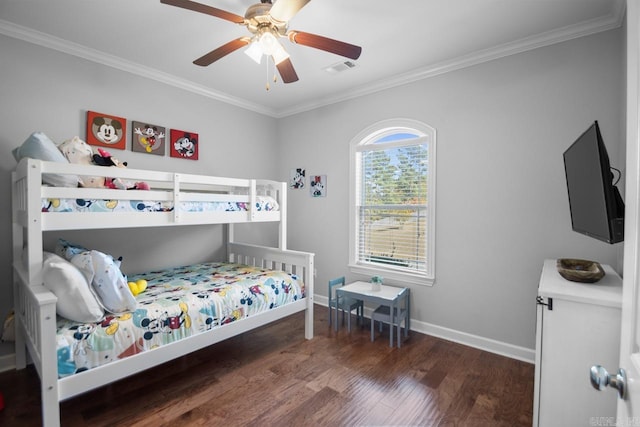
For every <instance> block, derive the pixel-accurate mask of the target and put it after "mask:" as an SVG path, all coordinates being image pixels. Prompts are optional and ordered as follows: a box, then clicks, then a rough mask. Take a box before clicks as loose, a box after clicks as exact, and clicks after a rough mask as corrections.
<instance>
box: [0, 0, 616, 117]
mask: <svg viewBox="0 0 640 427" xmlns="http://www.w3.org/2000/svg"><path fill="white" fill-rule="evenodd" d="M275 1H278V0H275ZM275 1H274V2H275ZM201 2H202V3H205V4H207V5H210V6H214V7H216V8H218V9H223V10H226V11H229V12H232V13H234V14H237V15H244V12H245V10H246V9H247V7H248V6H250V5H251V4H253V3H257V2H259V0H202V1H201ZM623 16H624V0H438V1H436V0H396V1H381V0H348V1H346V0H313V1H311V2H309V3H308V4H307V5H306V6H305V7H304V8H303V9H302V10H300V12H299V13H298V14H297V15H296V16H294V18H293V19H292V20H291V21H290V23H289V28H290V29H293V30H300V31H305V32H310V33H315V34H319V35H322V36H325V37H330V38H333V39H338V40H342V41H345V42H348V43H352V44H356V45H359V46H361V47H362V55H361V56H360V58H359V59H358V60H357V61H354V62H355V63H356V67H354V68H352V69H349V70H347V71H344V72H341V73H335V74H330V73H328V72H326V71H324V68H325V67H327V66H330V65H333V64H336V63H339V62H343V61H345V60H347V58H343V57H340V56H337V55H334V54H331V53H327V52H324V51H320V50H317V49H313V48H310V47H305V46H301V45H295V44H293V43H291V42H289V41H288V40H287V39H281V41H282V44H283V45H284V47H285V49H286V50H287V51H288V52H289V53H290V55H291V61H292V63H293V65H294V67H295V69H296V72H297V74H298V76H299V78H300V80H299V81H297V82H295V83H290V84H283V83H281V82H278V83H276V84H271V89H270V90H269V91H266V90H265V84H266V82H267V78H268V77H272V76H273V73H274V69H273V66H271V68H268V67H267V65H266V64H265V61H263V63H262V65H258V64H256V63H255V62H253V61H252V60H251V59H250V58H249V57H247V56H246V55H244V54H243V53H242V50H238V51H236V52H234V53H232V54H230V55H228V56H226V57H224V58H222V59H221V60H219V61H217V62H214V63H213V64H212V65H210V66H208V67H199V66H196V65H193V63H192V61H193V60H194V59H196V58H198V57H200V56H202V55H203V54H205V53H207V52H209V51H211V50H213V49H214V48H217V47H219V46H220V45H222V44H224V43H226V42H228V41H230V40H232V39H235V38H238V37H241V36H244V35H247V34H248V32H247V30H246V28H245V27H244V26H241V25H237V24H233V23H231V22H229V21H225V20H222V19H219V18H215V17H212V16H209V15H204V14H201V13H197V12H193V11H188V10H184V9H180V8H177V7H174V6H168V5H164V4H161V3H160V1H159V0H108V1H105V0H55V1H52V0H0V34H5V35H8V36H11V37H16V38H20V39H23V40H27V41H29V42H33V43H37V44H40V45H43V46H47V47H50V48H53V49H57V50H60V51H63V52H66V53H70V54H72V55H76V56H80V57H84V58H87V59H90V60H93V61H96V62H100V63H103V64H106V65H108V66H112V67H115V68H119V69H123V70H126V71H129V72H133V73H136V74H141V75H145V76H148V77H151V78H153V79H157V80H160V81H163V82H166V83H169V84H173V85H176V86H178V87H182V88H185V89H187V90H191V91H194V92H197V93H201V94H203V95H205V96H209V97H212V98H215V99H219V100H223V101H225V102H229V103H231V104H234V105H238V106H241V107H243V108H247V109H250V110H253V111H257V112H260V113H263V114H267V115H271V116H274V117H283V116H286V115H290V114H293V113H296V112H300V111H305V110H309V109H311V108H315V107H317V106H321V105H327V104H330V103H333V102H336V101H340V100H343V99H348V98H350V97H354V96H358V95H362V94H366V93H370V92H373V91H377V90H380V89H384V88H388V87H392V86H395V85H399V84H403V83H406V82H410V81H414V80H417V79H421V78H425V77H429V76H431V75H435V74H438V73H442V72H446V71H449V70H452V69H457V68H460V67H464V66H468V65H471V64H475V63H479V62H483V61H487V60H491V59H494V58H498V57H501V56H505V55H509V54H512V53H517V52H521V51H524V50H527V49H532V48H536V47H540V46H545V45H548V44H551V43H556V42H559V41H563V40H568V39H571V38H574V37H579V36H583V35H587V34H592V33H595V32H598V31H603V30H608V29H612V28H615V27H618V26H620V25H621V23H622V21H623Z"/></svg>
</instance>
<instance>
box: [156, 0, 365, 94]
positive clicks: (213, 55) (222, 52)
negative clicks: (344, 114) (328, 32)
mask: <svg viewBox="0 0 640 427" xmlns="http://www.w3.org/2000/svg"><path fill="white" fill-rule="evenodd" d="M309 1H311V0H277V1H276V2H275V4H272V3H271V0H261V3H258V4H254V5H252V6H249V8H248V9H247V11H246V12H245V14H244V16H240V15H236V14H235V13H231V12H227V11H224V10H222V9H217V8H215V7H213V6H208V5H205V4H202V3H197V2H194V1H191V0H160V3H164V4H168V5H171V6H176V7H181V8H184V9H189V10H193V11H195V12H200V13H204V14H206V15H211V16H214V17H216V18H220V19H224V20H226V21H230V22H233V23H234V24H240V25H244V26H245V27H247V29H248V30H249V32H250V33H251V36H245V37H240V38H237V39H235V40H231V41H230V42H228V43H226V44H224V45H222V46H220V47H218V48H217V49H214V50H212V51H211V52H209V53H207V54H205V55H203V56H201V57H200V58H198V59H196V60H195V61H193V63H194V64H196V65H200V66H203V67H206V66H208V65H210V64H212V63H214V62H215V61H217V60H219V59H220V58H223V57H224V56H226V55H228V54H230V53H232V52H235V51H236V50H238V49H240V48H241V47H244V46H247V45H249V48H248V49H247V50H246V53H247V55H249V56H251V57H252V58H253V59H254V60H255V61H256V62H258V63H259V62H260V58H261V57H262V55H263V54H264V55H267V56H271V57H272V58H273V61H274V63H275V64H276V68H277V69H278V73H280V77H281V78H282V81H283V82H284V83H292V82H295V81H297V80H298V75H297V73H296V70H295V69H294V68H293V64H292V63H291V60H290V59H289V55H288V54H287V53H286V51H285V50H284V48H283V47H282V45H281V44H280V42H279V41H278V38H280V37H287V38H288V39H289V40H290V41H291V42H293V43H297V44H300V45H303V46H309V47H313V48H316V49H320V50H324V51H326V52H331V53H335V54H337V55H340V56H344V57H347V58H350V59H358V58H359V57H360V53H361V52H362V48H361V47H360V46H355V45H352V44H349V43H345V42H341V41H338V40H334V39H330V38H327V37H323V36H319V35H317V34H311V33H305V32H303V31H296V30H289V29H288V24H289V20H290V19H291V18H293V17H294V16H295V14H296V13H298V11H300V9H302V8H303V7H304V6H305V5H306V4H307V3H309Z"/></svg>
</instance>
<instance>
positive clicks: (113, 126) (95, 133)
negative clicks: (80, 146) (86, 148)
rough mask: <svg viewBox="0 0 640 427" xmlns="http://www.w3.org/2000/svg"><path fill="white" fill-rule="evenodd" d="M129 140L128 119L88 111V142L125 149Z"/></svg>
mask: <svg viewBox="0 0 640 427" xmlns="http://www.w3.org/2000/svg"><path fill="white" fill-rule="evenodd" d="M126 142H127V119H125V118H122V117H118V116H112V115H109V114H103V113H96V112H95V111H87V143H89V144H91V145H99V146H101V147H109V148H116V149H118V150H124V149H125V148H126Z"/></svg>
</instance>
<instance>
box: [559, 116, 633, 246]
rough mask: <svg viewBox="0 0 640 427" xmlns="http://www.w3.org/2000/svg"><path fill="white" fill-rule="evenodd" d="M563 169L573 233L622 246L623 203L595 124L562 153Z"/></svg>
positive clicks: (596, 123)
mask: <svg viewBox="0 0 640 427" xmlns="http://www.w3.org/2000/svg"><path fill="white" fill-rule="evenodd" d="M564 168H565V174H566V178H567V190H568V192H569V208H570V210H571V225H572V228H573V231H576V232H578V233H582V234H585V235H587V236H590V237H593V238H595V239H598V240H602V241H604V242H607V243H618V242H622V241H623V239H624V202H623V201H622V197H621V196H620V192H619V191H618V189H617V187H616V186H615V184H614V182H613V179H614V174H613V172H612V168H611V166H610V164H609V155H608V154H607V149H606V147H605V145H604V142H603V141H602V135H601V134H600V127H599V126H598V122H597V121H596V122H594V123H593V124H592V125H591V126H590V127H589V128H588V129H587V130H586V131H585V132H584V133H583V134H582V135H580V137H579V138H578V139H577V140H576V141H575V142H574V143H573V144H572V145H571V146H570V147H569V148H568V149H567V151H565V152H564ZM614 170H616V171H617V169H614ZM618 174H620V171H618ZM618 178H619V176H618Z"/></svg>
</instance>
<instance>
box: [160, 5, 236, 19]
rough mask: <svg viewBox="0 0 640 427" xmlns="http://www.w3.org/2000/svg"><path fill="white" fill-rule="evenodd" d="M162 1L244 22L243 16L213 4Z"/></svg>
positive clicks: (217, 16)
mask: <svg viewBox="0 0 640 427" xmlns="http://www.w3.org/2000/svg"><path fill="white" fill-rule="evenodd" d="M160 3H164V4H168V5H171V6H177V7H181V8H183V9H189V10H193V11H195V12H200V13H204V14H206V15H211V16H215V17H216V18H220V19H224V20H227V21H231V22H233V23H236V24H244V17H243V16H240V15H236V14H235V13H231V12H227V11H225V10H222V9H217V8H215V7H212V6H207V5H206V4H201V3H196V2H194V1H190V0H160Z"/></svg>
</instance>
